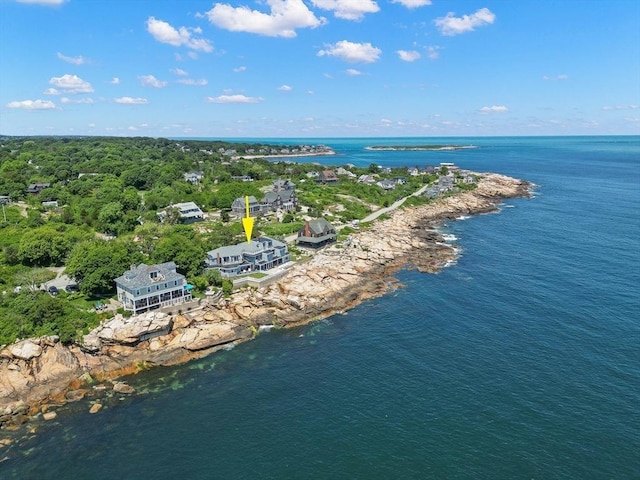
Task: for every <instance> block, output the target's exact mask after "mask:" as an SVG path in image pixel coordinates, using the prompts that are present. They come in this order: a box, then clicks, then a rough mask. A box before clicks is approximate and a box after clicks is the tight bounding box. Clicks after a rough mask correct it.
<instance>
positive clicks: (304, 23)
mask: <svg viewBox="0 0 640 480" xmlns="http://www.w3.org/2000/svg"><path fill="white" fill-rule="evenodd" d="M266 3H267V5H269V7H270V12H269V13H264V12H260V11H258V10H251V9H250V8H249V7H246V6H242V7H232V6H231V5H229V4H227V3H216V4H214V6H213V8H212V9H211V10H209V11H208V12H207V13H206V15H207V18H208V19H209V21H210V22H211V23H212V24H213V25H215V26H216V27H219V28H223V29H225V30H229V31H232V32H248V33H257V34H259V35H266V36H268V37H285V38H293V37H295V36H296V29H298V28H315V27H319V26H320V25H324V24H325V23H326V20H325V19H324V18H317V17H316V16H315V15H314V14H313V12H312V11H311V10H309V9H308V8H307V6H306V5H305V4H304V2H303V1H302V0H266Z"/></svg>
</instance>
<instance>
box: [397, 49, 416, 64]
mask: <svg viewBox="0 0 640 480" xmlns="http://www.w3.org/2000/svg"><path fill="white" fill-rule="evenodd" d="M396 53H397V54H398V57H400V60H404V61H405V62H415V61H416V60H418V59H419V58H420V53H418V52H416V51H415V50H398V51H396Z"/></svg>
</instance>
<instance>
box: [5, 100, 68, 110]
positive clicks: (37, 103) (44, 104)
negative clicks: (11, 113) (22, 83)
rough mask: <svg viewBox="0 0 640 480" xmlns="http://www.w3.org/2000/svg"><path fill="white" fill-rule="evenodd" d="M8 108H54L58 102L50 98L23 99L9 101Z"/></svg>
mask: <svg viewBox="0 0 640 480" xmlns="http://www.w3.org/2000/svg"><path fill="white" fill-rule="evenodd" d="M6 107H7V108H23V109H25V110H52V109H54V108H56V104H55V103H53V102H52V101H50V100H22V101H15V102H9V103H7V105H6Z"/></svg>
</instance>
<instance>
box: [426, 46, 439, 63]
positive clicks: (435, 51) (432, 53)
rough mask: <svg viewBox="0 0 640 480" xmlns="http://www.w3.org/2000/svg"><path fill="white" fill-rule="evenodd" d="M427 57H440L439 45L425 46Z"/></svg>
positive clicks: (433, 58) (434, 58)
mask: <svg viewBox="0 0 640 480" xmlns="http://www.w3.org/2000/svg"><path fill="white" fill-rule="evenodd" d="M427 57H429V58H430V59H431V60H436V59H437V58H439V57H440V47H438V46H435V47H433V46H429V47H427Z"/></svg>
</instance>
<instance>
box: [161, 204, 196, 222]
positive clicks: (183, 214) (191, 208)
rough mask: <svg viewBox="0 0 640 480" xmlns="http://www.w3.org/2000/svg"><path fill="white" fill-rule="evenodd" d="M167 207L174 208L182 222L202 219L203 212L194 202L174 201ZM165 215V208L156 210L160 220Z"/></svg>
mask: <svg viewBox="0 0 640 480" xmlns="http://www.w3.org/2000/svg"><path fill="white" fill-rule="evenodd" d="M168 208H175V209H177V210H178V214H179V215H180V221H181V222H183V223H193V222H199V221H200V220H203V219H204V212H203V211H202V210H201V209H200V207H198V205H196V204H195V203H194V202H184V203H174V204H172V205H169V207H168ZM166 217H167V210H162V211H160V212H158V218H159V219H160V221H161V222H164V219H165V218H166Z"/></svg>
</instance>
